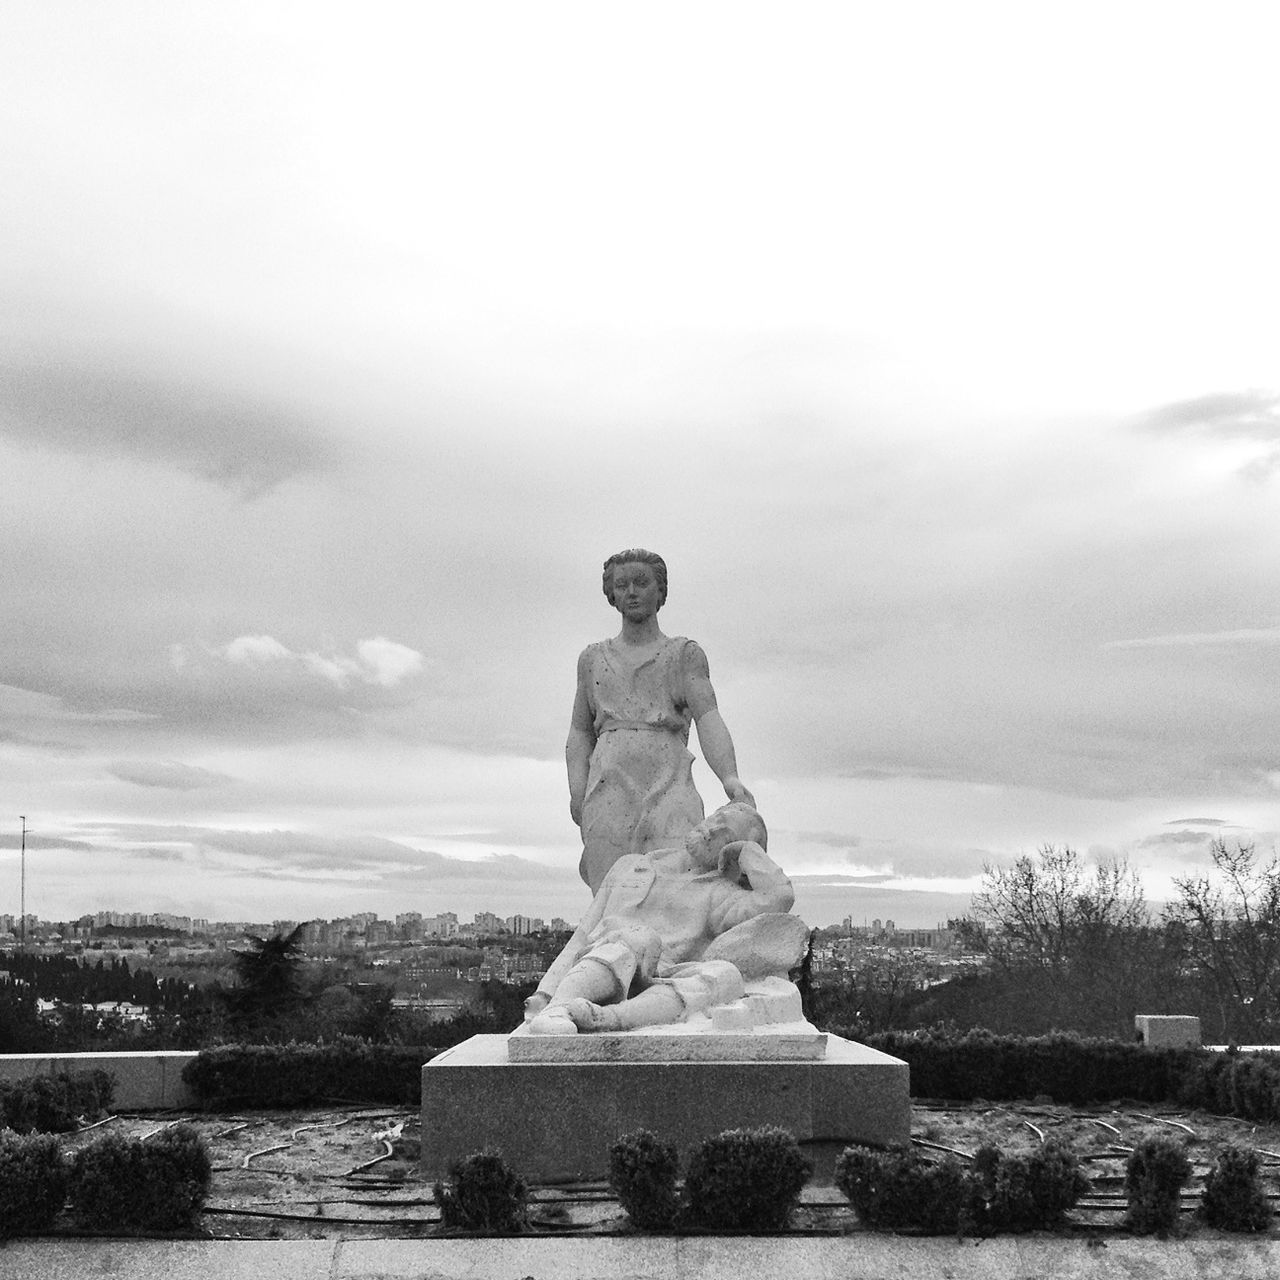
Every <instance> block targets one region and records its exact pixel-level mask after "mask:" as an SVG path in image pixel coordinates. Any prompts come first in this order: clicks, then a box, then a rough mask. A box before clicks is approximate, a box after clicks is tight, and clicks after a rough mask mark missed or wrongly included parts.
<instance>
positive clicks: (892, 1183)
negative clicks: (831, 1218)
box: [835, 1147, 976, 1235]
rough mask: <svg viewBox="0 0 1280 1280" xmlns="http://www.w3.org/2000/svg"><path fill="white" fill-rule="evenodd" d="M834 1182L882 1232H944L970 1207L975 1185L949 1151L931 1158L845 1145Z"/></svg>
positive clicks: (869, 1223)
mask: <svg viewBox="0 0 1280 1280" xmlns="http://www.w3.org/2000/svg"><path fill="white" fill-rule="evenodd" d="M835 1183H836V1186H837V1187H839V1188H840V1190H841V1191H842V1192H844V1194H845V1196H846V1197H847V1198H848V1200H849V1203H850V1204H851V1205H853V1208H854V1212H856V1213H857V1215H858V1218H859V1219H860V1220H861V1221H862V1222H863V1223H865V1224H866V1225H867V1226H869V1227H877V1228H881V1229H883V1230H888V1231H901V1230H904V1229H905V1230H911V1229H915V1230H919V1231H922V1232H924V1233H926V1234H928V1235H949V1234H951V1233H953V1232H956V1231H959V1229H960V1226H961V1222H962V1219H964V1218H967V1217H969V1216H971V1215H972V1214H973V1212H974V1209H975V1204H974V1196H975V1193H976V1185H975V1183H974V1180H973V1178H972V1176H971V1175H970V1173H969V1171H968V1170H967V1169H965V1168H964V1166H963V1165H961V1163H960V1162H959V1161H958V1160H957V1159H955V1157H954V1156H945V1157H944V1158H943V1159H941V1160H937V1161H935V1160H926V1159H924V1158H923V1157H922V1156H920V1155H919V1154H918V1153H917V1152H915V1151H873V1150H871V1149H870V1148H868V1147H846V1148H845V1149H844V1151H843V1152H842V1153H841V1154H840V1156H839V1158H838V1159H837V1160H836V1170H835Z"/></svg>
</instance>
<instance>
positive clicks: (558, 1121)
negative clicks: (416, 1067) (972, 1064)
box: [422, 1033, 911, 1183]
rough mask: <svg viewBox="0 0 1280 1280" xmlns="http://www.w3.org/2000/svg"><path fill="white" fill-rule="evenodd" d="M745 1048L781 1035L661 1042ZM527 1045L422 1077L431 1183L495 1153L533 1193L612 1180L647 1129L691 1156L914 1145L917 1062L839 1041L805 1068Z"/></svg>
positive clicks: (457, 1053)
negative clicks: (755, 1140) (762, 1141)
mask: <svg viewBox="0 0 1280 1280" xmlns="http://www.w3.org/2000/svg"><path fill="white" fill-rule="evenodd" d="M819 1034H821V1033H819ZM648 1038H649V1037H640V1036H637V1035H635V1034H634V1033H631V1034H630V1035H628V1036H616V1037H614V1036H610V1037H603V1036H599V1035H587V1036H575V1037H554V1036H552V1037H547V1039H559V1040H560V1042H561V1044H563V1045H564V1046H565V1048H564V1049H563V1050H561V1052H564V1053H566V1054H567V1053H568V1052H569V1051H570V1048H571V1047H572V1048H573V1049H576V1050H578V1051H579V1052H580V1053H581V1052H583V1051H584V1050H585V1051H586V1052H588V1053H595V1052H598V1051H597V1050H595V1049H594V1048H588V1046H594V1045H598V1044H605V1043H607V1042H608V1041H609V1040H622V1039H632V1040H634V1041H635V1042H636V1043H639V1042H640V1041H641V1040H642V1039H648ZM746 1038H751V1039H754V1040H757V1041H764V1040H768V1039H770V1038H771V1037H770V1036H769V1035H756V1036H753V1037H739V1036H735V1035H732V1034H730V1035H726V1036H723V1037H721V1036H719V1035H715V1034H712V1035H702V1036H686V1037H677V1036H667V1037H663V1036H659V1037H658V1038H657V1039H658V1040H659V1041H661V1040H662V1039H671V1040H674V1039H683V1040H684V1041H685V1042H686V1043H687V1044H689V1045H692V1044H694V1043H695V1042H699V1041H700V1042H702V1043H703V1044H708V1045H709V1044H713V1043H714V1042H716V1041H719V1040H722V1039H723V1040H724V1041H725V1042H726V1043H728V1042H732V1041H736V1040H740V1039H746ZM521 1039H528V1040H532V1039H534V1037H515V1036H513V1037H508V1036H501V1035H485V1036H472V1037H471V1039H470V1040H467V1041H465V1042H464V1043H462V1044H460V1045H456V1046H455V1047H454V1048H452V1049H446V1050H445V1052H444V1053H442V1054H440V1055H439V1056H438V1057H436V1058H433V1059H432V1060H431V1061H430V1062H429V1063H427V1064H426V1066H424V1067H423V1068H422V1173H423V1176H424V1177H425V1178H440V1177H443V1176H444V1175H446V1174H447V1173H448V1171H449V1166H450V1165H451V1164H453V1163H454V1162H455V1161H457V1160H460V1159H462V1158H463V1157H465V1156H468V1155H470V1154H471V1153H472V1152H473V1151H480V1150H482V1149H484V1148H486V1147H487V1148H490V1149H492V1150H496V1151H500V1152H501V1153H502V1155H503V1157H504V1158H505V1159H506V1160H507V1161H508V1162H509V1163H510V1164H511V1166H512V1167H513V1168H514V1169H516V1170H517V1171H518V1172H519V1173H520V1174H522V1175H523V1176H524V1177H526V1178H528V1179H530V1180H531V1181H533V1182H539V1183H557V1182H595V1181H603V1180H604V1179H606V1178H607V1177H608V1175H609V1147H610V1145H611V1144H612V1143H613V1142H614V1141H616V1140H617V1139H618V1138H619V1137H621V1136H622V1135H623V1134H625V1133H632V1132H634V1131H635V1130H637V1129H649V1130H650V1131H652V1132H654V1133H656V1134H658V1135H659V1136H660V1137H662V1138H664V1139H666V1140H668V1141H670V1142H674V1143H675V1144H676V1145H677V1146H678V1147H679V1148H680V1149H681V1152H682V1154H686V1155H687V1153H688V1151H689V1149H690V1148H692V1147H694V1146H696V1145H697V1144H698V1143H699V1142H701V1141H702V1140H703V1139H705V1138H709V1137H713V1136H714V1135H715V1134H717V1133H722V1132H723V1131H724V1130H726V1129H741V1128H755V1127H758V1126H761V1125H777V1126H778V1127H780V1128H783V1129H787V1130H789V1131H790V1132H791V1133H793V1134H795V1136H796V1138H797V1139H798V1140H799V1141H800V1142H801V1143H803V1144H816V1143H828V1144H832V1145H833V1146H837V1147H838V1146H843V1145H845V1144H848V1143H851V1142H861V1143H868V1144H871V1145H873V1146H906V1145H907V1144H908V1143H909V1141H910V1138H911V1099H910V1096H909V1089H908V1073H907V1064H906V1063H905V1062H902V1061H901V1060H900V1059H898V1058H892V1057H890V1056H889V1055H888V1054H886V1053H880V1052H879V1051H878V1050H876V1049H869V1048H867V1047H866V1046H865V1045H860V1044H854V1043H853V1042H852V1041H849V1040H845V1039H843V1038H841V1037H840V1036H833V1035H827V1036H826V1037H825V1046H824V1053H823V1056H822V1057H821V1058H815V1059H809V1060H803V1061H784V1060H778V1059H773V1060H768V1061H760V1060H755V1061H747V1060H740V1059H720V1060H717V1059H715V1058H714V1057H711V1058H688V1057H686V1058H684V1059H683V1060H679V1061H656V1060H636V1059H634V1058H631V1059H625V1058H624V1059H609V1060H604V1059H598V1060H591V1061H584V1060H582V1059H579V1060H578V1061H574V1062H571V1061H560V1062H550V1061H543V1062H528V1061H514V1060H513V1059H512V1056H511V1054H510V1053H509V1051H508V1047H509V1045H512V1044H516V1043H518V1041H519V1040H521ZM628 1052H629V1053H633V1052H636V1050H628ZM707 1052H716V1050H707Z"/></svg>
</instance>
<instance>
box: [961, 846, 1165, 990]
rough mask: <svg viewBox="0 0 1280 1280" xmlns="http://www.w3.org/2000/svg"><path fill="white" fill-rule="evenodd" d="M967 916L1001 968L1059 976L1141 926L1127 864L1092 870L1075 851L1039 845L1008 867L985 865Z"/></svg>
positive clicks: (1139, 900) (1139, 901) (1142, 907)
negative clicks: (1036, 970) (981, 931)
mask: <svg viewBox="0 0 1280 1280" xmlns="http://www.w3.org/2000/svg"><path fill="white" fill-rule="evenodd" d="M973 915H974V918H975V920H976V921H977V923H978V924H979V926H981V927H983V928H984V929H985V933H986V938H987V945H988V947H989V949H990V952H991V955H992V958H993V959H994V960H995V961H996V963H997V964H1000V965H1002V966H1003V967H1005V968H1009V967H1015V966H1016V967H1025V966H1027V965H1033V966H1035V967H1037V968H1040V969H1045V970H1048V971H1049V972H1051V973H1062V972H1064V971H1066V970H1067V969H1069V968H1071V967H1072V966H1075V965H1079V964H1080V963H1081V962H1082V961H1085V960H1087V959H1089V958H1090V957H1091V956H1092V955H1094V954H1096V952H1097V950H1098V948H1100V947H1101V948H1103V949H1104V950H1105V949H1109V948H1110V947H1111V945H1112V944H1113V943H1114V942H1115V940H1116V939H1117V938H1118V937H1120V936H1122V935H1124V934H1125V933H1126V932H1128V931H1131V930H1135V929H1141V928H1142V927H1143V926H1144V925H1146V923H1147V908H1146V902H1145V900H1144V897H1143V892H1142V884H1141V882H1140V881H1139V880H1138V877H1137V874H1136V873H1135V872H1134V871H1133V870H1132V869H1131V868H1130V867H1129V864H1128V863H1127V862H1124V861H1122V860H1116V861H1111V862H1102V863H1098V864H1096V865H1095V866H1093V867H1092V868H1091V867H1090V866H1089V865H1088V864H1087V863H1086V862H1085V860H1084V859H1083V858H1082V857H1081V856H1080V854H1078V853H1077V852H1076V851H1075V850H1074V849H1071V848H1069V847H1067V846H1065V845H1064V846H1063V847H1062V848H1061V849H1059V848H1056V847H1055V846H1053V845H1043V846H1042V847H1041V849H1040V851H1039V853H1038V854H1037V855H1036V857H1035V858H1031V857H1027V856H1025V855H1024V856H1023V857H1021V858H1019V859H1018V860H1017V861H1016V862H1015V863H1014V864H1013V866H1011V867H996V866H992V865H991V864H990V863H988V864H987V865H986V866H985V867H984V868H983V873H982V888H981V889H979V891H978V892H977V893H976V894H974V897H973Z"/></svg>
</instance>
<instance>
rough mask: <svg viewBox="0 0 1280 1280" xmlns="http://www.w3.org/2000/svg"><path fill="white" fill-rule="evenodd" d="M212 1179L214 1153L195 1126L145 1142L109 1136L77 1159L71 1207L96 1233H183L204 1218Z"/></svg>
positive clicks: (170, 1131) (163, 1134) (185, 1126)
mask: <svg viewBox="0 0 1280 1280" xmlns="http://www.w3.org/2000/svg"><path fill="white" fill-rule="evenodd" d="M209 1176H210V1166H209V1153H208V1150H207V1149H206V1147H205V1144H204V1140H203V1139H202V1138H201V1137H200V1135H199V1134H198V1133H197V1132H196V1131H195V1130H194V1129H193V1128H192V1127H191V1126H190V1125H185V1124H180V1125H176V1126H174V1128H172V1129H166V1130H164V1131H163V1132H162V1133H159V1134H157V1135H156V1136H155V1137H154V1138H151V1139H149V1140H148V1141H145V1142H144V1141H142V1140H141V1139H139V1138H125V1137H122V1136H121V1135H119V1134H108V1135H107V1136H105V1137H102V1138H99V1139H98V1140H97V1141H96V1142H94V1143H92V1144H91V1145H90V1146H88V1147H85V1148H84V1149H83V1150H82V1151H80V1152H79V1153H78V1154H77V1156H76V1160H75V1165H74V1166H73V1168H72V1172H71V1207H72V1208H73V1209H74V1210H75V1211H76V1212H77V1213H78V1214H79V1215H80V1218H81V1219H82V1221H83V1222H84V1224H85V1226H87V1227H89V1228H90V1229H91V1230H94V1231H104V1232H110V1233H112V1234H116V1233H119V1232H131V1231H175V1230H183V1229H186V1228H190V1227H192V1226H193V1225H194V1224H195V1222H196V1220H197V1218H198V1217H199V1214H200V1209H201V1207H202V1206H203V1204H204V1201H205V1197H206V1196H207V1195H208V1194H209Z"/></svg>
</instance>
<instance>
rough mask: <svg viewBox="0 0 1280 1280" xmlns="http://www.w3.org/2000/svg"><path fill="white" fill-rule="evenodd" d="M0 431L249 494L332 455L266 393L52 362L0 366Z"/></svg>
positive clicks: (314, 468) (321, 465)
mask: <svg viewBox="0 0 1280 1280" xmlns="http://www.w3.org/2000/svg"><path fill="white" fill-rule="evenodd" d="M0 436H7V437H9V438H10V439H11V440H14V441H15V442H18V443H21V444H25V445H28V446H33V447H37V448H41V449H57V450H62V451H64V452H67V453H76V454H82V455H87V456H91V457H104V458H118V457H126V458H132V459H136V460H139V461H143V462H158V463H161V464H164V465H167V466H171V467H174V468H176V469H177V470H179V471H182V472H185V473H186V474H188V475H192V476H195V477H197V478H198V479H201V480H207V481H209V482H211V483H213V484H217V485H221V486H223V487H225V488H229V489H234V490H237V491H240V492H243V493H245V494H247V495H251V496H256V495H258V494H261V493H263V492H265V491H266V490H269V489H271V488H273V487H274V486H275V485H278V484H279V483H280V482H281V481H283V480H287V479H289V478H291V477H293V476H298V475H303V474H307V473H311V472H318V471H321V470H324V469H325V468H327V467H328V466H329V465H330V463H331V458H330V454H329V449H328V446H327V445H326V444H324V443H322V442H321V440H320V439H319V438H318V437H317V435H316V434H315V433H314V432H313V431H312V430H310V429H309V428H308V427H307V426H306V425H304V424H303V423H300V422H297V421H294V420H293V419H291V418H290V417H289V416H288V415H286V414H285V413H284V412H282V411H281V410H279V409H277V408H275V407H274V406H272V405H270V404H268V403H266V402H265V400H262V399H257V398H254V397H252V396H249V395H247V394H237V393H236V392H234V391H231V390H228V389H226V388H217V389H214V388H213V387H211V386H201V385H197V384H194V383H183V382H179V381H177V380H170V379H166V378H163V377H158V376H155V375H141V374H139V375H130V374H129V373H127V372H123V371H111V372H106V371H101V370H92V369H87V368H79V367H76V366H75V365H74V364H58V363H55V362H49V363H46V364H41V365H38V366H37V365H34V364H29V365H12V364H11V365H9V366H7V367H4V368H0Z"/></svg>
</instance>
